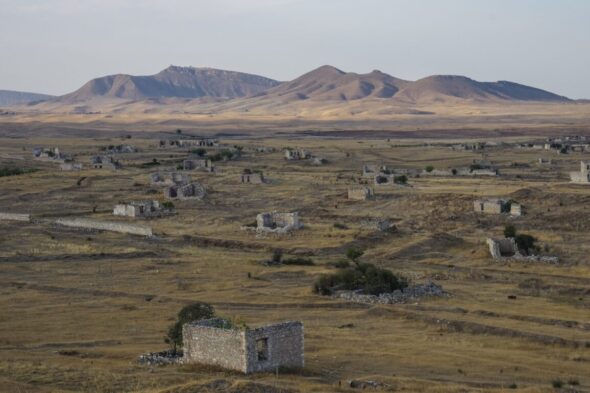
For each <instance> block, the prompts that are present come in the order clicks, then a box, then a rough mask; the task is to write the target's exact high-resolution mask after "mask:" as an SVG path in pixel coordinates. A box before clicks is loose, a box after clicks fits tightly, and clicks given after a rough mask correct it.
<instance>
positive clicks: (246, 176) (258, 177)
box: [240, 172, 265, 184]
mask: <svg viewBox="0 0 590 393" xmlns="http://www.w3.org/2000/svg"><path fill="white" fill-rule="evenodd" d="M240 182H241V183H248V184H264V183H265V180H264V175H263V174H262V173H260V172H254V173H243V174H241V175H240Z"/></svg>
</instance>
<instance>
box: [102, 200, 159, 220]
mask: <svg viewBox="0 0 590 393" xmlns="http://www.w3.org/2000/svg"><path fill="white" fill-rule="evenodd" d="M167 212H169V211H168V210H167V209H164V208H162V206H161V205H160V202H159V201H136V202H130V203H120V204H117V205H115V208H114V209H113V214H114V215H115V216H125V217H133V218H148V217H157V216H160V215H162V214H164V213H167Z"/></svg>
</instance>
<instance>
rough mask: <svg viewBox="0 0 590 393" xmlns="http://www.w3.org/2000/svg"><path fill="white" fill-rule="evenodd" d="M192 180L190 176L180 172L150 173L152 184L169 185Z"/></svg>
mask: <svg viewBox="0 0 590 393" xmlns="http://www.w3.org/2000/svg"><path fill="white" fill-rule="evenodd" d="M190 182H191V178H190V176H188V175H185V174H184V173H179V172H156V173H152V174H151V175H150V184H151V185H152V186H158V187H169V186H174V185H177V184H187V183H190Z"/></svg>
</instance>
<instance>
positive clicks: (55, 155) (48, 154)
mask: <svg viewBox="0 0 590 393" xmlns="http://www.w3.org/2000/svg"><path fill="white" fill-rule="evenodd" d="M33 157H34V158H35V159H36V160H39V161H57V162H62V163H63V162H66V161H67V160H68V157H67V156H66V155H64V154H63V153H61V152H60V151H59V148H58V147H49V148H47V147H35V148H34V149H33Z"/></svg>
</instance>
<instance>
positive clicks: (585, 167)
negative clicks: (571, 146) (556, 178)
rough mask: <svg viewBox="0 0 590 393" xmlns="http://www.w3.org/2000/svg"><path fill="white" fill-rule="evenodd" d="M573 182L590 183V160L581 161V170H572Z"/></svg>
mask: <svg viewBox="0 0 590 393" xmlns="http://www.w3.org/2000/svg"><path fill="white" fill-rule="evenodd" d="M570 178H571V181H572V183H582V184H588V183H590V161H580V172H570Z"/></svg>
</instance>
